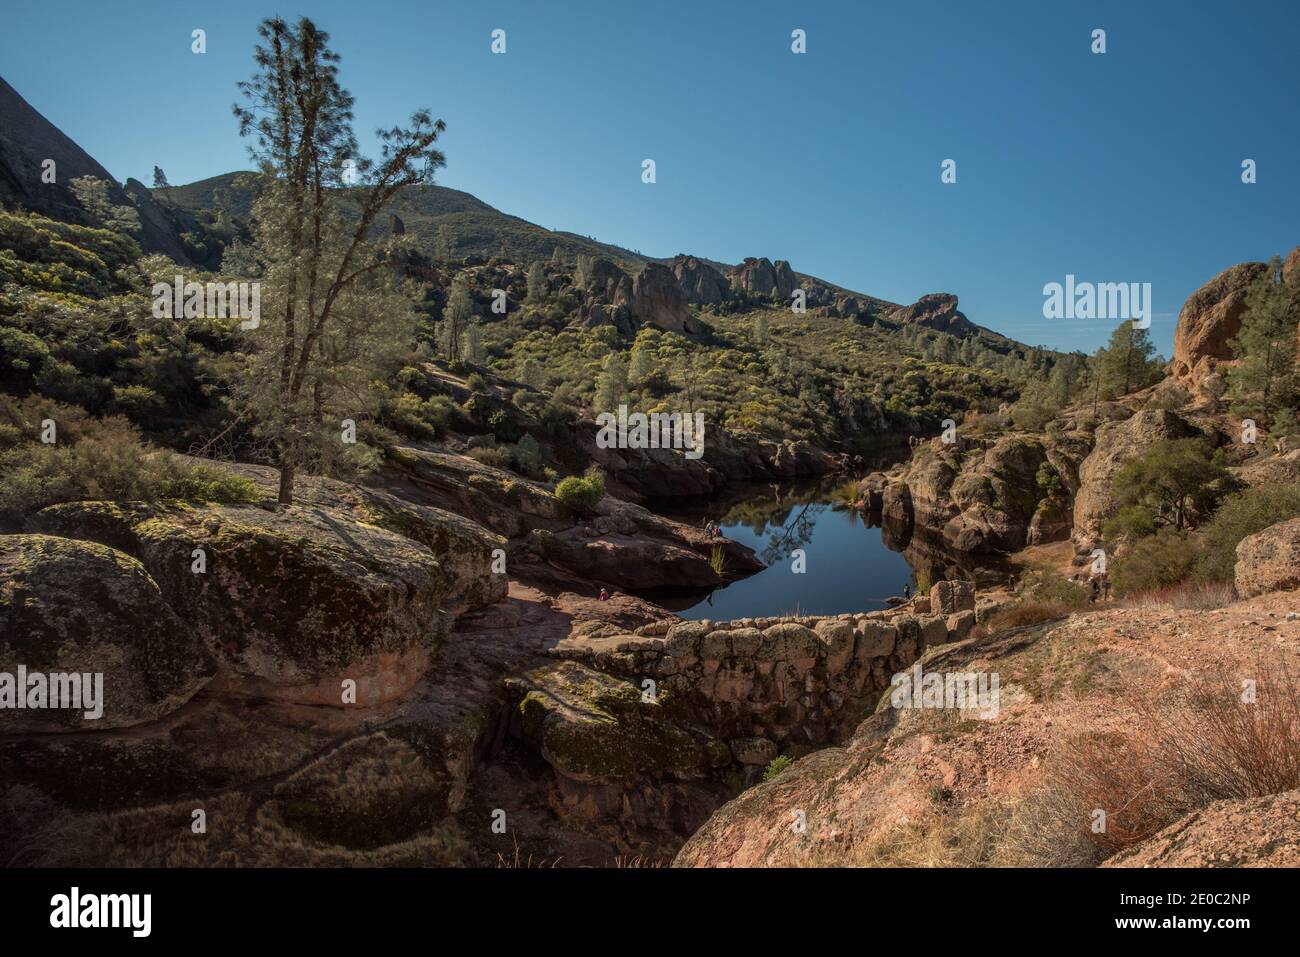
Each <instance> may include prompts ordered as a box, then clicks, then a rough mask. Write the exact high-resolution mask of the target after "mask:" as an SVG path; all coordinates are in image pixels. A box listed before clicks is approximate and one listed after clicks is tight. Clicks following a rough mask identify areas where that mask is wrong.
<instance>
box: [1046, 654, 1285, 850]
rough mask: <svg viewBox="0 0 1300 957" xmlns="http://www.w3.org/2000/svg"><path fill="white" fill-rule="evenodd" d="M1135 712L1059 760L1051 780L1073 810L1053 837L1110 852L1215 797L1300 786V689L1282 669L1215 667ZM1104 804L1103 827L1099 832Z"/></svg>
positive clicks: (1067, 746) (1066, 748) (1078, 740)
mask: <svg viewBox="0 0 1300 957" xmlns="http://www.w3.org/2000/svg"><path fill="white" fill-rule="evenodd" d="M1246 680H1250V681H1253V682H1254V683H1255V684H1254V700H1253V701H1252V700H1249V698H1248V697H1247V694H1246V692H1245V691H1244V690H1243V682H1244V681H1246ZM1244 698H1246V699H1247V700H1243V699H1244ZM1136 710H1137V715H1136V720H1135V721H1134V730H1133V731H1131V732H1128V733H1126V734H1110V735H1083V736H1078V737H1075V738H1072V739H1070V740H1068V741H1066V742H1065V743H1064V744H1063V746H1062V747H1061V749H1060V751H1059V753H1058V754H1057V755H1056V756H1055V758H1054V761H1053V764H1052V771H1051V773H1050V774H1049V782H1050V785H1049V786H1050V787H1052V788H1055V789H1057V790H1058V791H1060V792H1061V793H1063V794H1065V795H1068V797H1069V802H1068V804H1069V805H1070V806H1072V809H1069V808H1065V809H1064V810H1063V816H1062V818H1061V819H1059V820H1058V821H1057V822H1056V827H1055V828H1054V829H1053V830H1054V832H1055V833H1056V834H1057V835H1073V837H1072V839H1077V836H1083V837H1084V838H1086V839H1087V840H1089V841H1091V842H1092V843H1093V844H1094V845H1095V846H1096V847H1097V848H1098V850H1099V851H1100V852H1103V853H1104V854H1105V855H1106V856H1109V855H1110V854H1113V853H1115V852H1117V851H1120V850H1123V849H1125V848H1128V847H1132V846H1133V845H1135V844H1138V843H1141V842H1142V841H1144V840H1146V839H1147V838H1149V837H1151V836H1152V835H1154V834H1156V833H1157V832H1159V831H1161V830H1163V829H1164V828H1166V827H1168V826H1169V825H1170V824H1172V823H1174V822H1175V821H1177V820H1178V819H1179V818H1181V817H1183V816H1184V815H1186V814H1189V813H1191V812H1192V811H1195V810H1197V809H1199V808H1203V807H1205V806H1206V805H1208V804H1209V803H1210V802H1212V801H1217V800H1224V799H1236V800H1240V799H1244V798H1253V797H1263V796H1266V795H1269V794H1277V793H1279V792H1282V791H1288V790H1291V789H1293V788H1296V787H1300V686H1298V685H1297V681H1296V676H1295V675H1294V674H1293V673H1291V671H1290V670H1289V669H1288V668H1286V667H1285V666H1284V665H1270V664H1266V663H1263V662H1260V663H1258V664H1257V665H1256V667H1255V668H1253V669H1252V673H1251V674H1245V675H1241V676H1238V677H1234V676H1231V675H1229V674H1228V673H1227V672H1225V671H1217V672H1214V673H1212V674H1209V675H1208V676H1206V677H1205V678H1203V679H1201V680H1200V681H1199V682H1197V683H1195V684H1192V685H1189V686H1187V687H1185V688H1183V689H1181V690H1180V691H1178V692H1177V693H1175V694H1173V695H1170V696H1167V697H1166V698H1165V699H1161V700H1158V701H1155V700H1149V699H1148V700H1141V701H1139V702H1137V704H1136ZM1099 810H1100V811H1104V812H1105V815H1106V816H1105V828H1104V830H1096V831H1094V827H1093V822H1094V816H1095V812H1096V811H1099Z"/></svg>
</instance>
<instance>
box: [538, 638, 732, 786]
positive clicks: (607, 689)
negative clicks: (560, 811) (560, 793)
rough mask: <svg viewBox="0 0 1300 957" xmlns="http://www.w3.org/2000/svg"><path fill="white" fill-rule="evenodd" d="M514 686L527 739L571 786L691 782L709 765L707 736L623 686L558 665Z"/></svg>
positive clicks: (575, 666)
mask: <svg viewBox="0 0 1300 957" xmlns="http://www.w3.org/2000/svg"><path fill="white" fill-rule="evenodd" d="M514 685H515V688H516V690H517V691H518V693H519V694H520V701H519V715H520V719H521V720H520V725H521V728H522V732H523V736H524V739H525V740H526V741H528V742H530V743H531V744H533V745H534V746H535V747H537V748H538V750H539V751H540V752H541V754H542V757H544V758H545V759H546V760H547V762H549V763H550V764H551V766H552V767H554V768H555V770H556V771H557V772H558V773H560V774H562V775H564V776H565V777H567V778H570V779H571V780H575V781H582V782H598V781H600V782H610V781H618V780H624V779H628V778H632V777H635V776H638V775H650V776H658V775H668V776H675V777H694V776H697V775H700V774H702V773H703V770H704V768H705V767H707V766H708V764H709V760H708V757H707V755H706V751H705V745H706V743H707V740H708V738H707V735H703V734H699V733H697V732H696V731H694V729H690V728H687V727H684V726H682V725H681V724H679V723H677V722H675V721H673V720H671V719H670V718H669V716H668V714H667V713H666V712H665V710H664V708H663V707H662V705H660V704H659V703H658V702H655V701H645V700H643V699H642V695H641V691H640V690H639V689H638V688H637V687H636V686H635V685H633V684H631V683H629V682H627V681H622V680H619V679H618V678H615V677H613V676H611V675H607V674H603V673H601V672H598V671H593V670H592V669H590V668H587V667H584V666H583V665H580V664H578V663H577V662H573V661H563V662H559V663H557V664H555V665H549V666H547V667H544V668H539V669H536V670H534V671H531V672H529V673H528V674H527V675H525V676H524V677H523V678H522V679H519V680H518V681H517V682H515V683H514Z"/></svg>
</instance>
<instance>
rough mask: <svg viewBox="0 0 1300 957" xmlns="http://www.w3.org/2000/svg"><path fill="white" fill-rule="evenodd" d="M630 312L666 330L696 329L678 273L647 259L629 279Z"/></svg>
mask: <svg viewBox="0 0 1300 957" xmlns="http://www.w3.org/2000/svg"><path fill="white" fill-rule="evenodd" d="M632 313H633V315H635V316H636V318H637V319H638V320H639V321H640V322H641V323H643V324H645V325H651V326H656V327H658V328H660V329H665V330H667V331H668V332H681V333H687V334H689V333H692V332H694V331H695V329H694V326H693V325H692V323H691V314H690V310H688V309H687V308H686V296H685V295H683V293H682V290H681V287H679V286H678V285H677V277H676V276H674V275H673V272H672V270H670V269H669V268H668V267H667V266H661V265H660V264H659V263H646V267H645V269H643V270H641V272H639V273H637V276H636V279H634V280H633V281H632Z"/></svg>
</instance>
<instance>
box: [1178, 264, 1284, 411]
mask: <svg viewBox="0 0 1300 957" xmlns="http://www.w3.org/2000/svg"><path fill="white" fill-rule="evenodd" d="M1266 268H1267V266H1265V264H1264V263H1240V264H1239V265H1236V266H1230V267H1229V268H1227V269H1225V270H1223V272H1221V273H1219V274H1218V275H1217V276H1215V277H1214V278H1213V279H1211V280H1210V281H1209V282H1207V283H1206V284H1205V285H1204V286H1202V287H1201V288H1200V289H1198V290H1196V292H1194V293H1192V294H1191V295H1190V296H1188V297H1187V301H1186V302H1185V303H1183V308H1182V311H1181V312H1179V314H1178V326H1177V328H1176V329H1175V330H1174V358H1173V362H1172V363H1171V364H1170V367H1169V368H1170V373H1171V374H1172V375H1173V376H1175V377H1176V378H1178V379H1180V380H1183V381H1185V382H1187V383H1188V384H1189V385H1192V386H1193V387H1195V386H1197V385H1199V384H1200V383H1201V382H1202V381H1203V380H1204V379H1205V378H1206V377H1207V376H1209V375H1210V374H1212V373H1213V372H1214V370H1215V369H1216V367H1217V366H1218V365H1219V364H1221V363H1222V362H1224V361H1225V360H1231V359H1232V349H1231V348H1230V346H1229V344H1230V343H1231V342H1232V340H1233V338H1234V337H1235V336H1236V335H1237V333H1238V332H1240V331H1241V321H1242V318H1243V317H1244V316H1245V314H1246V294H1247V293H1248V292H1249V291H1250V287H1251V284H1252V283H1254V281H1255V280H1256V279H1257V278H1259V276H1260V275H1261V274H1262V273H1263V272H1264V270H1265V269H1266Z"/></svg>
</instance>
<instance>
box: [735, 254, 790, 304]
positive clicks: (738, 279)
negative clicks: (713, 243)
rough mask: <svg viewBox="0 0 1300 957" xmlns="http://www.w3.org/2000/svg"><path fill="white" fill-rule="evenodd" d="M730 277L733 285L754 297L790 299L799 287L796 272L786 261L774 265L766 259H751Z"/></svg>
mask: <svg viewBox="0 0 1300 957" xmlns="http://www.w3.org/2000/svg"><path fill="white" fill-rule="evenodd" d="M730 276H731V283H732V285H734V286H735V287H736V288H738V289H742V290H744V291H745V292H747V293H749V294H750V295H753V296H772V295H775V296H777V297H778V298H780V299H789V298H790V294H791V293H793V292H794V290H795V288H796V287H797V286H798V285H799V280H798V277H796V276H795V274H794V270H793V269H791V268H790V264H789V263H788V262H786V261H785V260H784V259H778V260H777V261H776V263H775V264H773V262H772V261H771V260H770V259H767V258H766V257H764V258H762V259H757V258H754V257H749V258H747V259H746V260H745V261H744V262H743V263H741V264H740V265H739V266H737V267H736V268H735V269H733V270H732V271H731V273H730Z"/></svg>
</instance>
